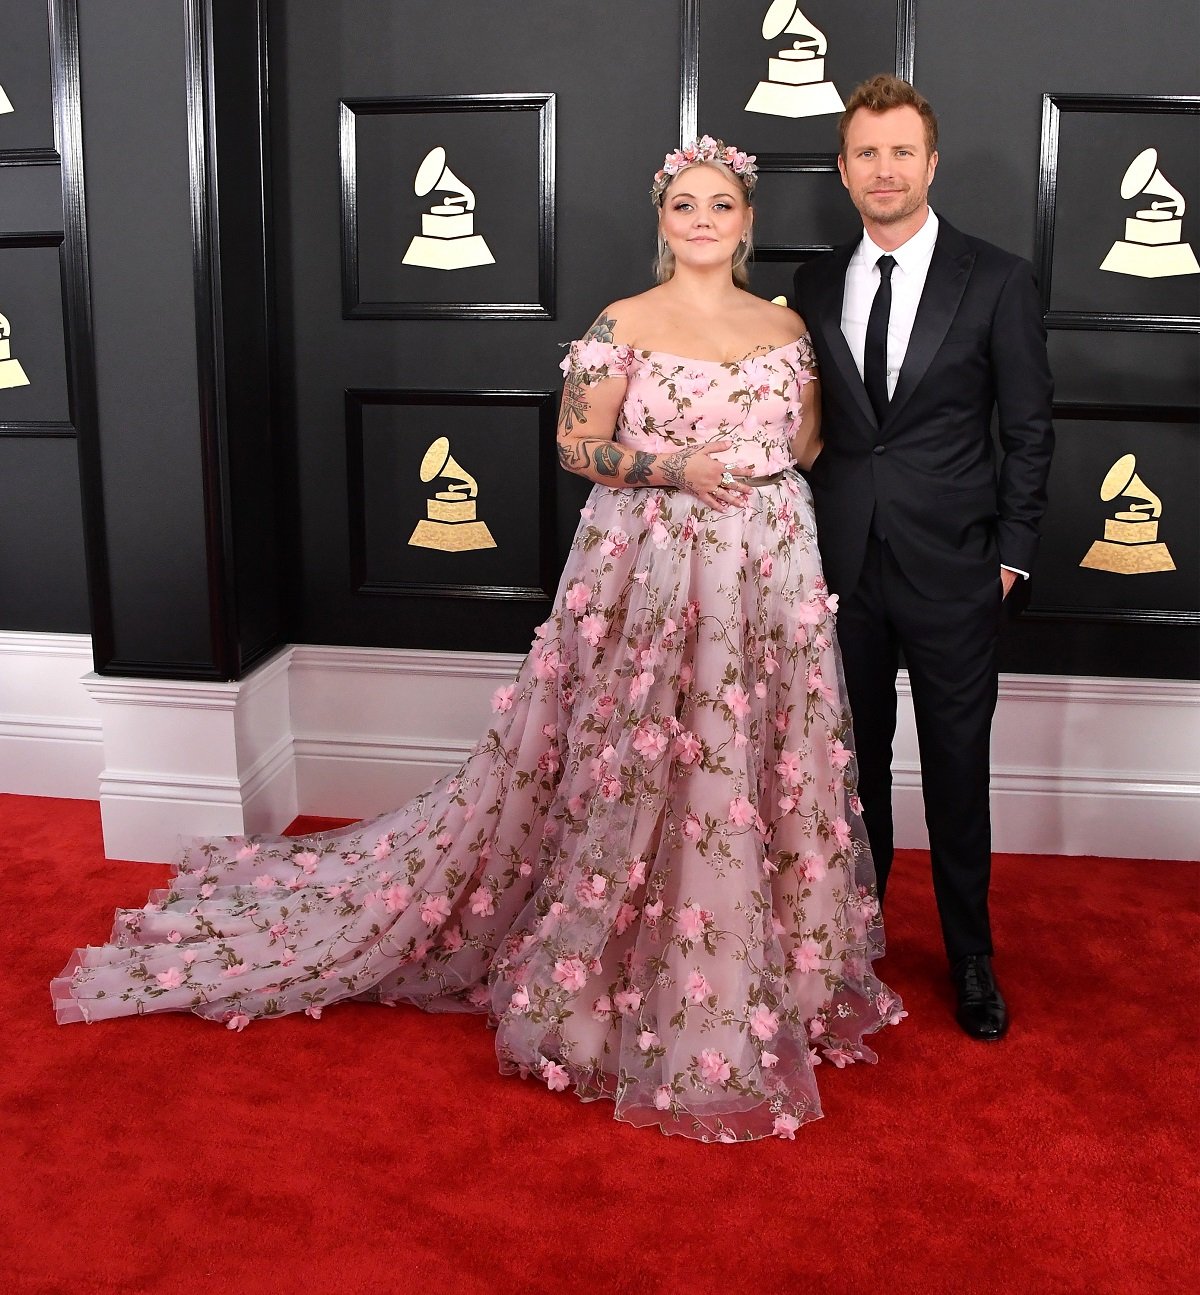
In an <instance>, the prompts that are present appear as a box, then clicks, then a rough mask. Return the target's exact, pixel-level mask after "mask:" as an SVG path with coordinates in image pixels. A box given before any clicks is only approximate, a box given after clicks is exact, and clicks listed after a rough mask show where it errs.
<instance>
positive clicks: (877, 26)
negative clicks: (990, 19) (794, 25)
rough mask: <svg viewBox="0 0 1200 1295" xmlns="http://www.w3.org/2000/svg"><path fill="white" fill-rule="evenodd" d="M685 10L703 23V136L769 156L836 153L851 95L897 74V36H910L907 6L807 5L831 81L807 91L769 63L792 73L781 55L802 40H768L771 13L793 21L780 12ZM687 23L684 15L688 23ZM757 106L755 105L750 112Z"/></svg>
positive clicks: (775, 8) (812, 1) (709, 3)
mask: <svg viewBox="0 0 1200 1295" xmlns="http://www.w3.org/2000/svg"><path fill="white" fill-rule="evenodd" d="M686 8H688V9H690V10H691V11H692V12H693V13H698V17H699V36H698V46H699V59H698V74H697V78H696V125H697V128H698V130H699V132H700V133H707V134H710V135H715V136H718V137H720V138H723V139H724V140H725V141H726V143H729V144H736V145H737V146H738V148H740V149H743V150H744V151H746V152H748V153H755V154H759V155H762V154H778V153H784V154H813V153H836V152H837V123H838V117H839V116H840V115H841V110H842V107H843V106H844V102H845V100H846V98H847V97H848V96H849V94H850V92H851V91H852V90H853V89H854V87H855V86H856V85H857V84H858V83H859V82H860V81H864V80H866V79H867V78H868V77H870V76H873V75H874V74H875V73H877V72H895V71H897V59H896V51H897V37H898V34H900V33H902V32H903V31H904V30H906V24H907V15H908V12H909V10H910V9H911V5H910V4H907V3H904V0H900V3H897V0H803V4H802V7H801V11H802V14H803V17H804V18H806V19H807V20H808V22H809V24H811V25H812V27H814V28H815V29H816V30H817V31H818V32H819V33H820V34H821V35H822V36H823V37H824V40H825V42H826V43H827V49H826V52H825V54H824V76H823V77H821V78H820V79H819V80H817V81H815V82H813V83H812V84H809V85H802V86H793V85H788V84H787V83H786V82H780V81H777V80H775V77H774V76H773V75H772V73H771V67H772V65H771V63H770V60H771V59H776V60H778V63H777V64H776V65H775V66H776V68H778V67H779V65H780V64H789V60H786V59H783V60H780V59H779V55H780V53H781V51H785V50H786V51H789V52H790V51H791V50H792V47H793V45H794V44H795V43H796V42H797V41H798V40H800V41H803V39H804V38H803V37H802V36H800V35H797V34H793V33H788V32H781V33H779V34H778V35H776V36H773V37H770V38H767V37H764V35H763V22H764V19H765V18H766V17H767V15H768V11H770V13H771V15H772V16H774V15H776V14H778V15H779V18H780V19H781V20H782V21H784V22H786V21H787V19H788V18H789V17H790V15H788V14H784V13H783V11H782V7H781V6H780V5H770V4H768V3H767V2H766V0H762V2H761V3H759V2H758V0H703V3H695V4H693V5H691V6H687V7H686ZM689 16H690V15H688V14H685V22H686V21H687V20H688V17H689ZM779 25H780V23H779V21H776V22H775V23H774V24H773V26H776V27H777V26H779ZM813 39H814V40H815V39H816V38H815V37H814V38H813ZM806 62H810V63H813V64H815V63H816V60H815V59H813V60H806ZM794 66H796V67H800V66H801V64H799V63H795V64H794ZM900 70H903V69H900ZM776 75H778V73H776ZM785 75H786V73H785ZM760 87H761V88H760ZM750 104H755V105H757V106H756V107H755V109H753V110H750V109H749V108H748V105H750ZM788 114H797V115H788Z"/></svg>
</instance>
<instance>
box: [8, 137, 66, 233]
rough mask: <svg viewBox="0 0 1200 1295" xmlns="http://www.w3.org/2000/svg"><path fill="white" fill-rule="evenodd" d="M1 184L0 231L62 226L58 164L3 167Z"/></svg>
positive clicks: (11, 231) (51, 228) (43, 230)
mask: <svg viewBox="0 0 1200 1295" xmlns="http://www.w3.org/2000/svg"><path fill="white" fill-rule="evenodd" d="M3 120H4V118H3V117H0V122H2V121H3ZM0 184H2V185H3V188H2V190H0V192H2V193H3V195H4V196H3V203H2V205H0V233H5V234H11V233H17V232H19V231H27V230H38V231H42V232H45V231H47V230H57V229H62V227H63V214H62V182H61V178H60V174H59V168H58V166H57V165H56V164H48V165H42V166H6V167H2V168H0Z"/></svg>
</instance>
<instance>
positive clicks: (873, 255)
mask: <svg viewBox="0 0 1200 1295" xmlns="http://www.w3.org/2000/svg"><path fill="white" fill-rule="evenodd" d="M937 232H938V218H937V214H936V213H935V212H934V210H933V208H932V207H930V208H929V215H928V216H927V217H926V218H925V223H924V224H923V225H922V226H921V228H920V229H918V230H917V232H916V233H915V234H914V235H913V236H912V237H911V238H910V239H909V240H908V241H907V242H906V243H901V244H900V246H899V247H897V248H893V250H892V251H891V252H890V253H885V252H884V250H883V248H882V247H880V246H879V245H878V244H877V243H876V242H875V240H874V239H873V238H872V237H871V235H870V234H868V233H867V231H866V230H865V229H864V230H863V236H862V242H861V243H859V245H858V250H857V251H856V252H855V256H856V257H857V258H858V259H859V260H860V261H861V262H862V263H863V264H864V265H865V266H866V267H867V268H868V269H871V270H873V269H874V268H875V262H876V261H878V260H879V258H880V257H881V256H885V255H890V256H892V257H894V258H895V260H896V265H897V267H898V268H899V269H900V271H901V272H902V273H904V274H913V273H915V272H916V271H917V270H919V269H921V268H922V267H928V265H929V261H930V258H931V257H932V256H933V245H934V244H935V243H936V242H937Z"/></svg>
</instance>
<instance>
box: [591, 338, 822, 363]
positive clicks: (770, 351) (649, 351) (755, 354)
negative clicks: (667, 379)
mask: <svg viewBox="0 0 1200 1295" xmlns="http://www.w3.org/2000/svg"><path fill="white" fill-rule="evenodd" d="M808 340H809V335H808V334H807V333H801V334H800V336H799V337H796V338H793V339H792V341H790V342H783V343H781V344H780V345H779V346H770V347H768V348H767V349H766V350H765V351H759V350H754V351H748V352H747V353H746V354H745V355H740V356H738V357H737V358H736V359H733V360H702V359H699V358H698V357H696V356H694V355H677V354H676V353H675V352H674V351H656V350H655V349H654V348H653V347H650V346H629V349H630V350H631V351H632V352H633V353H634V354H635V355H662V356H665V357H666V358H667V359H669V360H679V361H680V362H681V363H683V364H719V365H722V366H724V365H726V364H742V363H744V362H745V361H746V360H763V359H766V357H767V356H768V355H774V354H775V353H776V352H777V351H786V350H788V349H789V348H790V347H793V346H798V345H799V344H800V343H801V342H805V341H808ZM622 344H623V343H620V342H618V343H616V345H618V346H620V345H622ZM624 345H626V346H628V345H629V344H628V343H624Z"/></svg>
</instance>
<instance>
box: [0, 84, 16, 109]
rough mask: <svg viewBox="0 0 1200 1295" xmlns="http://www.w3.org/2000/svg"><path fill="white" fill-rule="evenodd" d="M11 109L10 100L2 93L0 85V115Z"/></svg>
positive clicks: (2, 89) (2, 88)
mask: <svg viewBox="0 0 1200 1295" xmlns="http://www.w3.org/2000/svg"><path fill="white" fill-rule="evenodd" d="M13 111H14V109H13V106H12V100H11V99H10V98H9V97H8V95H6V94H5V93H4V87H3V86H2V85H0V116H3V115H4V114H5V113H6V112H13Z"/></svg>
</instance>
